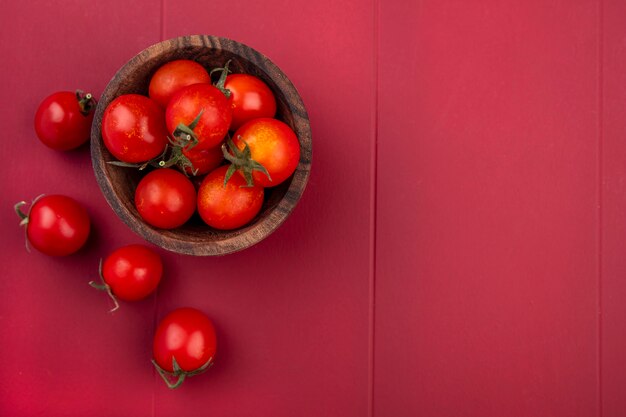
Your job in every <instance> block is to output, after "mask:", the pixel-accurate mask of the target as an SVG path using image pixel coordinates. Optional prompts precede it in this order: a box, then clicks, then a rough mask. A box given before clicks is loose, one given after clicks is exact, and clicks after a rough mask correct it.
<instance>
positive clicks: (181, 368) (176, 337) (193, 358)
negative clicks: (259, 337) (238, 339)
mask: <svg viewBox="0 0 626 417" xmlns="http://www.w3.org/2000/svg"><path fill="white" fill-rule="evenodd" d="M216 349H217V340H216V337H215V328H214V327H213V323H211V320H209V318H208V317H207V316H206V315H204V313H202V312H201V311H199V310H196V309H195V308H190V307H184V308H179V309H176V310H174V311H172V312H171V313H169V314H168V315H167V316H165V317H164V318H163V320H161V322H160V323H159V325H158V327H157V329H156V332H155V334H154V342H153V345H152V351H153V355H154V361H153V363H155V365H157V370H158V371H159V373H160V374H161V376H162V377H163V379H164V380H165V382H166V383H167V384H168V386H169V387H170V388H177V387H178V386H180V384H181V383H182V382H183V381H184V379H185V377H187V376H192V375H196V374H198V373H200V372H202V371H204V370H206V369H207V368H208V367H209V366H210V365H211V364H212V363H213V359H214V357H215V352H216ZM174 361H176V365H174ZM164 374H167V375H164ZM167 376H170V377H174V378H176V379H177V380H176V382H175V383H173V384H171V383H170V382H169V381H168V379H167Z"/></svg>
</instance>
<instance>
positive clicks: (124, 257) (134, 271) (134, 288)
mask: <svg viewBox="0 0 626 417" xmlns="http://www.w3.org/2000/svg"><path fill="white" fill-rule="evenodd" d="M98 273H99V275H100V281H101V282H100V283H98V282H96V281H90V282H89V285H91V286H92V287H94V288H96V289H98V290H101V291H106V293H107V294H108V295H109V296H110V297H111V299H112V300H113V302H114V304H115V307H114V308H113V309H111V312H113V311H115V310H117V309H118V308H119V303H118V302H117V299H118V298H119V299H120V300H124V301H138V300H141V299H144V298H146V297H147V296H148V295H150V294H151V293H152V292H154V290H155V289H156V287H157V286H158V285H159V282H160V281H161V276H162V274H163V262H162V261H161V257H160V256H159V254H158V253H156V252H155V251H153V250H152V249H150V248H149V247H147V246H144V245H127V246H122V247H121V248H118V249H116V250H115V251H113V252H112V253H111V254H110V255H109V256H107V257H106V259H105V260H104V262H103V261H102V259H101V260H100V265H99V268H98Z"/></svg>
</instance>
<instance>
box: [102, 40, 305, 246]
mask: <svg viewBox="0 0 626 417" xmlns="http://www.w3.org/2000/svg"><path fill="white" fill-rule="evenodd" d="M182 58H184V59H191V60H194V61H197V62H199V63H200V64H202V65H203V66H204V67H205V68H207V69H211V68H216V67H223V66H224V64H225V63H226V61H228V60H229V59H230V60H231V64H230V69H231V70H232V71H233V72H234V73H246V74H251V75H254V76H256V77H259V78H260V79H262V80H263V81H264V82H265V83H266V84H267V85H268V86H269V87H270V88H271V89H272V91H273V92H274V95H275V96H276V104H277V114H276V118H277V119H280V120H282V121H283V122H285V123H287V124H288V125H289V126H290V127H291V128H292V129H293V130H294V132H295V133H296V135H297V136H298V139H299V141H300V162H299V164H298V168H297V169H296V171H295V172H294V174H293V175H292V176H291V178H290V179H288V180H287V181H285V182H284V183H282V184H280V185H279V186H277V187H273V188H267V189H265V202H264V204H263V207H262V209H261V212H260V213H259V215H258V216H257V217H256V218H255V219H254V220H253V221H252V222H251V223H250V224H248V225H247V226H244V227H242V228H240V229H237V230H233V231H220V230H216V229H212V228H210V227H209V226H207V225H206V224H204V222H202V220H201V219H200V218H199V216H197V214H196V215H194V217H193V218H192V220H190V221H189V222H188V223H187V224H185V225H184V226H182V227H180V228H178V229H173V230H162V229H157V228H154V227H152V226H150V225H148V224H146V223H145V222H144V221H143V220H142V219H141V217H140V216H139V213H138V212H137V210H136V208H135V204H134V196H135V188H136V187H137V184H138V183H139V180H140V179H141V178H142V177H143V176H144V175H145V174H146V172H140V171H138V170H137V169H133V168H122V167H117V166H114V165H111V164H107V162H108V161H113V160H115V158H114V157H113V156H112V155H111V153H110V152H109V151H108V150H107V148H106V147H105V146H104V143H103V140H102V134H101V124H102V114H103V113H104V110H105V109H106V108H107V106H108V105H109V103H110V102H111V101H112V100H113V99H115V98H116V97H118V96H120V95H122V94H129V93H138V94H144V95H147V94H148V85H149V83H150V78H151V76H152V74H153V73H154V72H155V71H156V70H157V69H158V68H159V67H160V66H161V65H163V64H165V63H166V62H169V61H173V60H175V59H182ZM91 159H92V163H93V168H94V171H95V174H96V179H97V181H98V184H99V185H100V188H101V189H102V192H103V193H104V196H105V197H106V200H107V201H108V203H109V205H110V206H111V207H112V208H113V210H114V211H115V213H117V215H118V216H119V217H120V218H121V219H122V220H123V221H124V222H125V223H126V224H127V225H128V226H129V227H130V228H131V229H132V230H133V231H135V232H136V233H138V234H139V235H141V236H142V237H143V238H145V239H146V240H148V241H150V242H152V243H154V244H155V245H158V246H160V247H162V248H164V249H167V250H170V251H173V252H178V253H183V254H189V255H198V256H215V255H224V254H227V253H232V252H236V251H239V250H242V249H245V248H247V247H250V246H252V245H254V244H255V243H257V242H260V241H261V240H263V239H265V238H266V237H267V236H269V234H270V233H272V232H273V231H274V230H276V228H278V226H280V225H281V224H282V223H283V222H284V221H285V219H286V218H287V216H289V214H290V213H291V210H293V208H294V207H295V206H296V204H297V203H298V200H299V199H300V196H301V195H302V193H303V191H304V188H305V186H306V183H307V180H308V178H309V171H310V167H311V129H310V125H309V119H308V115H307V113H306V110H305V108H304V104H303V103H302V99H301V98H300V95H299V94H298V92H297V91H296V89H295V87H294V86H293V84H292V83H291V82H290V81H289V79H288V78H287V76H286V75H285V74H283V72H282V71H281V70H280V69H279V68H278V67H277V66H276V65H274V63H272V61H270V60H269V59H268V58H267V57H266V56H264V55H263V54H261V53H259V52H257V51H255V50H254V49H252V48H250V47H248V46H246V45H243V44H241V43H239V42H235V41H233V40H230V39H224V38H219V37H215V36H200V35H195V36H183V37H180V38H176V39H170V40H167V41H163V42H160V43H158V44H156V45H152V46H150V47H149V48H147V49H145V50H143V51H142V52H140V53H139V54H137V55H136V56H135V57H134V58H132V59H131V60H130V61H128V63H126V65H124V66H123V67H122V68H121V69H120V70H119V71H118V72H117V73H116V74H115V76H114V77H113V79H112V80H111V81H110V82H109V84H108V85H107V87H106V88H105V90H104V92H103V93H102V97H100V101H99V102H98V106H97V108H96V112H95V117H94V120H93V127H92V129H91Z"/></svg>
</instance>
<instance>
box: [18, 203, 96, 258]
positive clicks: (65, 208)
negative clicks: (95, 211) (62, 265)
mask: <svg viewBox="0 0 626 417" xmlns="http://www.w3.org/2000/svg"><path fill="white" fill-rule="evenodd" d="M25 204H26V203H25V202H23V201H22V202H21V203H18V204H16V205H15V210H16V211H17V213H18V215H19V216H20V218H22V222H21V224H23V225H26V237H27V238H28V241H29V242H30V244H31V245H33V246H34V247H35V249H37V250H38V251H40V252H42V253H45V254H46V255H52V256H66V255H70V254H72V253H74V252H76V251H78V250H79V249H80V248H82V247H83V245H84V244H85V242H86V241H87V238H88V237H89V230H90V226H91V224H90V222H89V215H88V214H87V211H86V210H85V209H84V207H83V206H81V205H80V204H79V203H78V202H77V201H76V200H74V199H72V198H70V197H66V196H64V195H47V196H43V197H40V198H38V199H36V200H35V201H34V202H33V204H32V206H31V207H30V211H29V212H28V214H27V215H25V214H24V213H22V212H21V210H20V207H22V206H23V205H25Z"/></svg>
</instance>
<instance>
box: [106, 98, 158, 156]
mask: <svg viewBox="0 0 626 417" xmlns="http://www.w3.org/2000/svg"><path fill="white" fill-rule="evenodd" d="M102 139H103V140H104V144H105V145H106V147H107V149H108V150H109V151H110V152H111V153H112V154H113V156H115V157H116V158H117V159H119V160H120V161H123V162H129V163H137V162H146V161H149V160H150V159H153V158H155V157H157V156H159V155H161V154H162V153H163V151H164V150H165V146H166V145H167V143H168V139H167V129H166V127H165V119H164V117H163V110H162V109H161V108H160V107H159V105H158V104H157V103H156V102H154V101H153V100H150V99H149V98H148V97H145V96H141V95H139V94H125V95H122V96H119V97H117V98H116V99H115V100H113V101H112V102H111V104H109V106H108V107H107V108H106V110H105V111H104V114H103V115H102Z"/></svg>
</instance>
